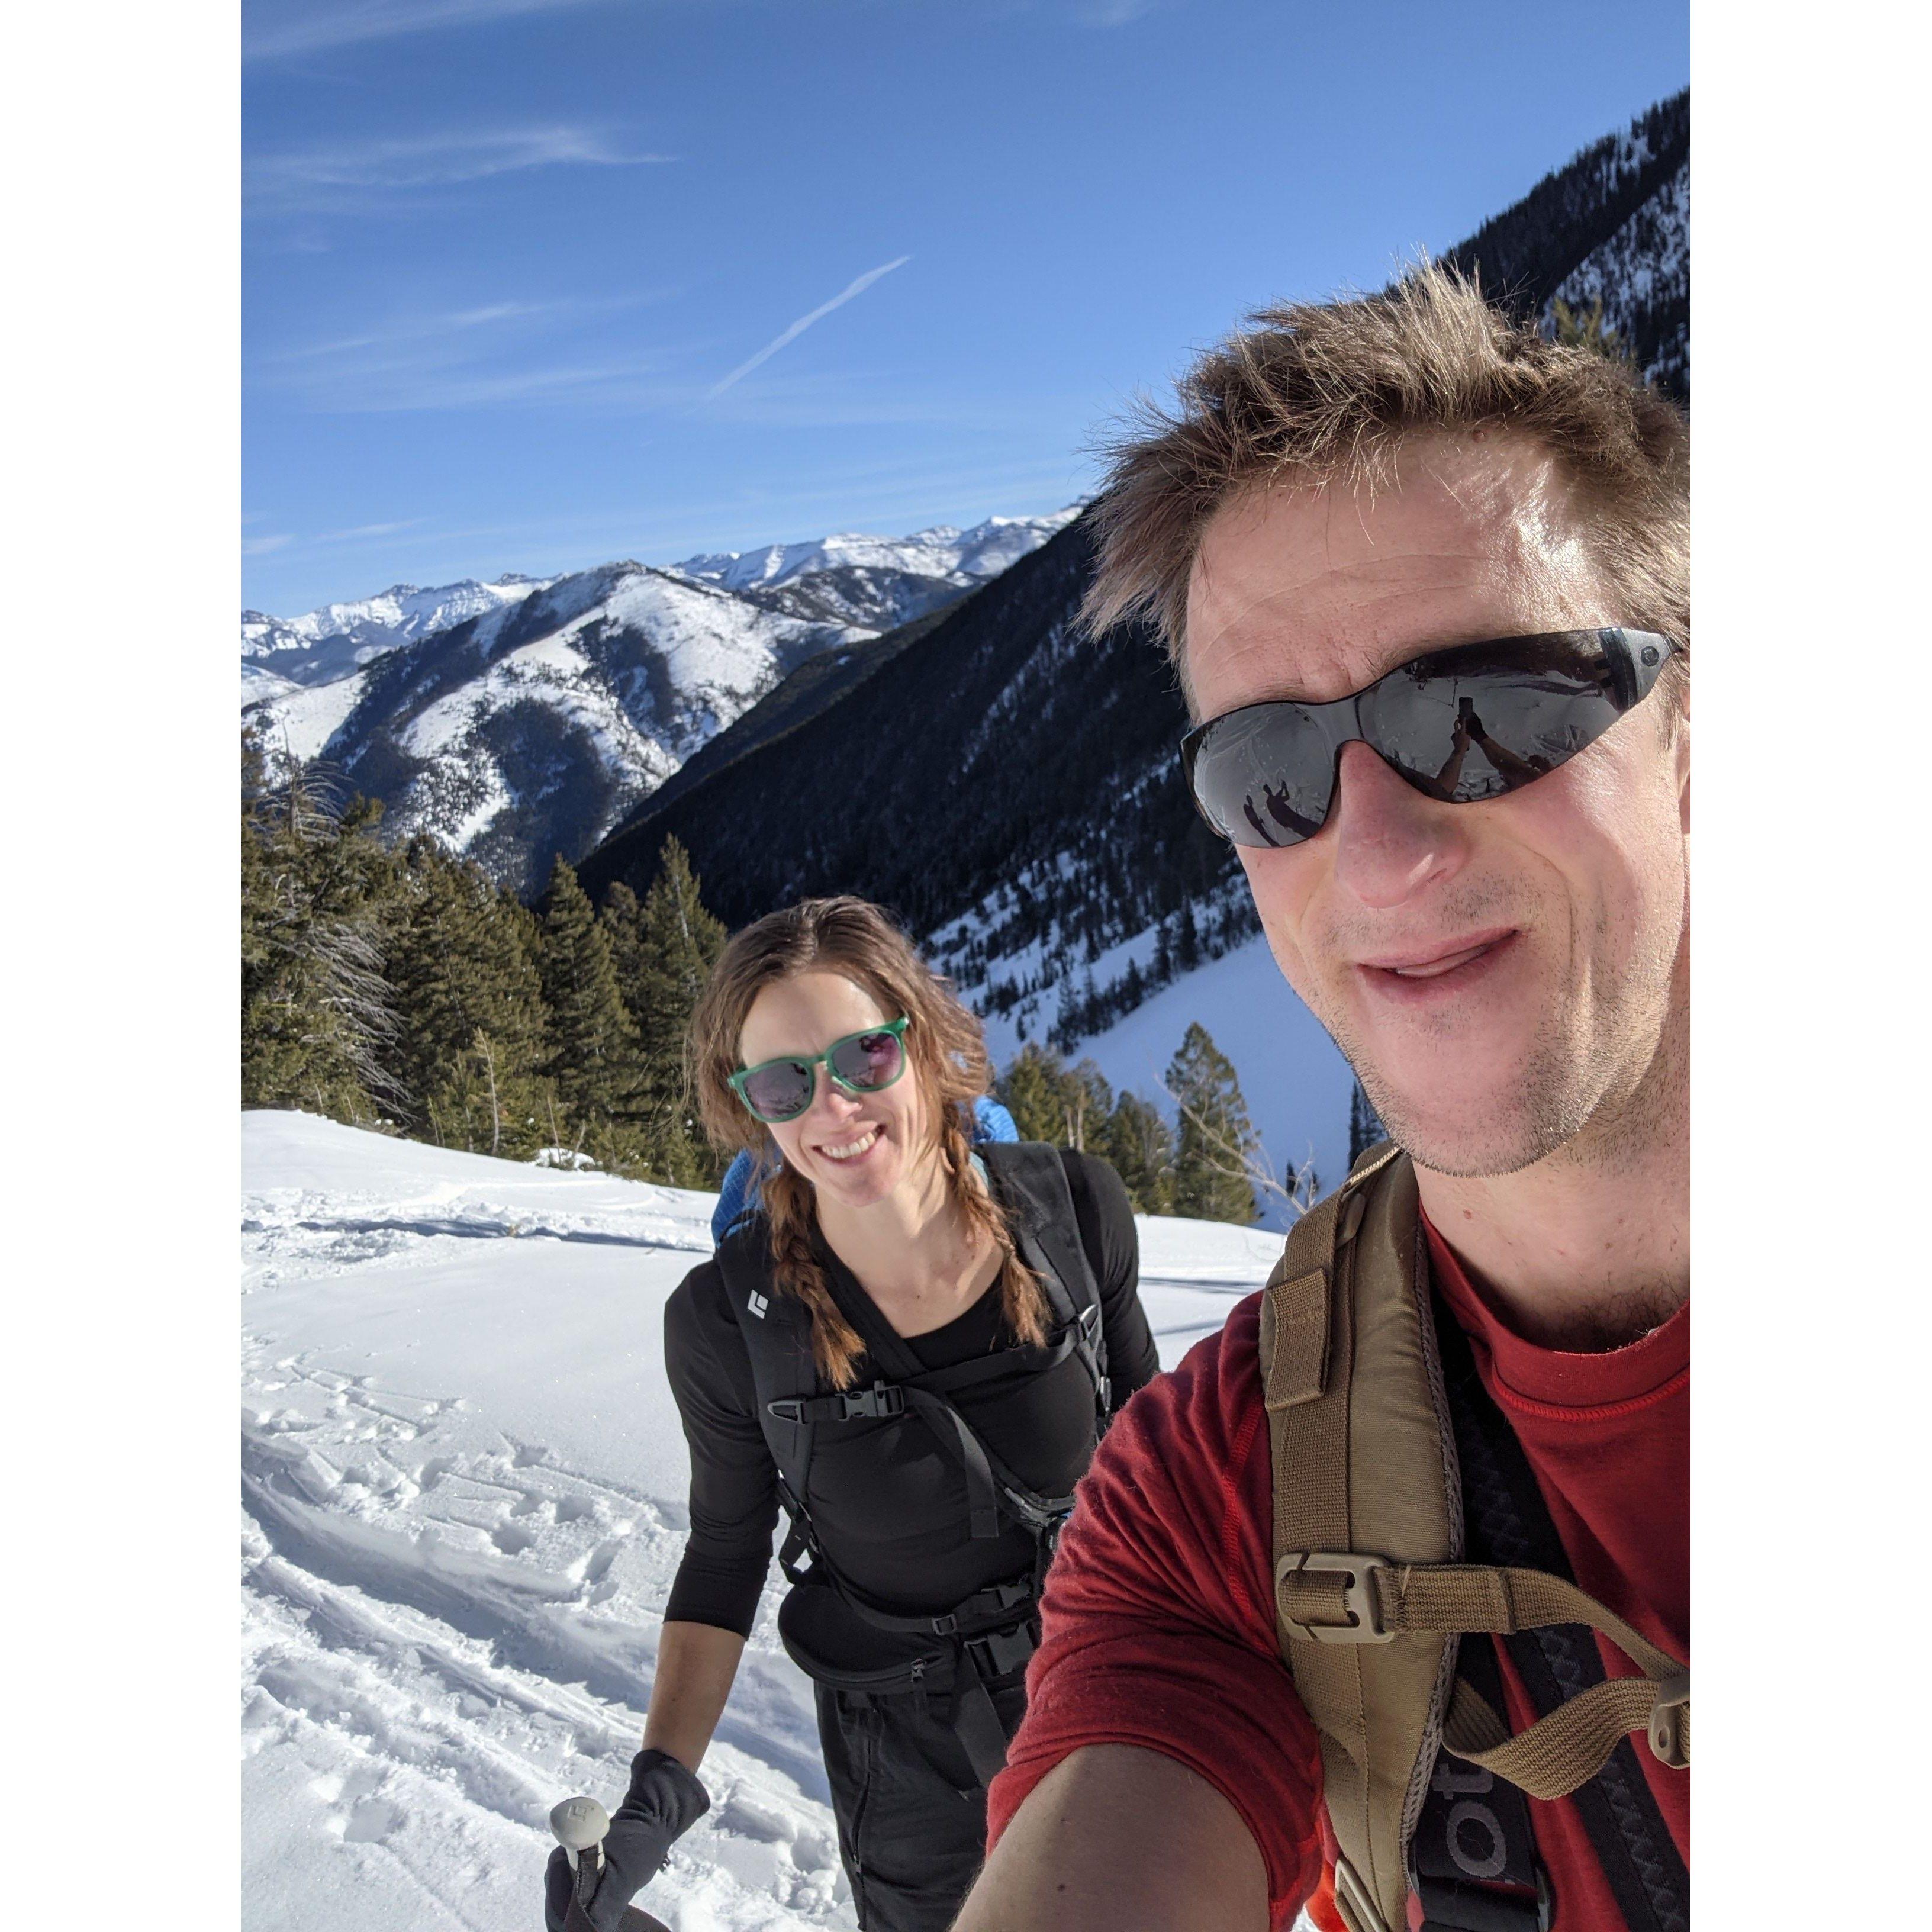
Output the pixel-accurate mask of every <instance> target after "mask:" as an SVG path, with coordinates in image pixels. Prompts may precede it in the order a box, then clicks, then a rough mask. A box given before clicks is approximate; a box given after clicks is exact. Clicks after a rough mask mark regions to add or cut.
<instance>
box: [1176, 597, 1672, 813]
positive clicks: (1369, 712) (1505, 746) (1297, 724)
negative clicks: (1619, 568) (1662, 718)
mask: <svg viewBox="0 0 1932 1932" xmlns="http://www.w3.org/2000/svg"><path fill="white" fill-rule="evenodd" d="M1676 648H1677V647H1676V645H1674V644H1673V643H1672V642H1671V641H1670V639H1669V638H1668V637H1660V636H1659V635H1658V634H1657V633H1656V632H1655V631H1625V630H1605V631H1547V632H1544V633H1543V634H1540V635H1538V636H1535V637H1496V638H1492V639H1490V640H1488V641H1487V642H1486V643H1474V644H1456V645H1452V646H1451V647H1450V648H1449V649H1447V650H1440V651H1431V652H1428V653H1427V655H1424V656H1422V657H1419V658H1411V659H1410V660H1409V662H1408V663H1406V664H1397V666H1396V667H1395V669H1394V670H1392V671H1390V672H1388V673H1387V674H1386V675H1385V676H1382V677H1379V678H1377V679H1376V681H1375V682H1374V683H1373V684H1371V685H1364V688H1362V689H1361V690H1360V691H1355V692H1354V693H1352V694H1351V695H1350V696H1349V697H1338V698H1336V699H1334V700H1332V701H1331V702H1330V703H1325V704H1301V703H1296V702H1295V701H1294V700H1292V699H1286V698H1283V699H1277V700H1274V701H1272V702H1271V703H1265V704H1248V705H1244V706H1242V708H1241V709H1240V710H1238V711H1229V712H1225V713H1224V714H1223V715H1222V716H1220V717H1219V718H1209V719H1208V721H1207V723H1205V724H1197V725H1196V727H1194V729H1193V730H1191V731H1190V732H1189V733H1188V734H1187V736H1186V737H1184V739H1181V763H1182V765H1183V767H1184V769H1185V770H1186V772H1187V782H1188V784H1189V786H1190V788H1191V789H1192V790H1193V793H1194V802H1195V803H1196V805H1198V806H1199V808H1200V810H1201V815H1202V817H1204V818H1205V819H1206V820H1207V821H1208V823H1209V824H1210V825H1211V826H1213V827H1214V829H1215V830H1216V831H1217V832H1219V833H1220V835H1221V836H1222V837H1223V838H1232V840H1233V841H1235V844H1237V845H1296V844H1300V843H1301V841H1302V840H1303V839H1304V838H1313V837H1314V836H1315V835H1316V832H1319V831H1320V830H1321V829H1322V826H1323V824H1324V823H1325V822H1326V820H1327V819H1328V813H1329V810H1330V808H1331V806H1332V805H1333V804H1334V797H1335V776H1336V772H1337V769H1338V768H1339V766H1340V762H1341V756H1342V747H1343V745H1349V744H1364V745H1367V746H1368V748H1370V751H1373V752H1374V753H1375V754H1376V756H1377V757H1379V758H1381V759H1382V761H1383V762H1384V763H1385V764H1387V765H1388V766H1389V767H1390V769H1391V770H1392V771H1394V772H1395V773H1396V774H1397V776H1398V777H1400V778H1405V779H1406V780H1407V781H1408V782H1409V784H1412V785H1413V786H1414V787H1415V789H1416V790H1418V791H1419V792H1421V793H1424V794H1425V795H1426V796H1428V797H1430V798H1433V799H1439V800H1441V801H1442V802H1443V803H1445V804H1448V805H1467V804H1471V803H1473V802H1475V801H1477V800H1478V799H1487V798H1499V797H1501V796H1502V794H1503V793H1505V792H1511V791H1517V790H1520V789H1521V788H1522V787H1523V786H1524V785H1526V784H1532V783H1534V782H1535V780H1537V779H1538V778H1541V777H1543V776H1544V775H1545V774H1546V773H1547V772H1553V771H1554V770H1555V769H1556V767H1557V766H1559V765H1560V764H1562V763H1563V762H1564V760H1565V759H1567V758H1571V757H1574V756H1575V755H1576V754H1577V752H1579V751H1582V750H1583V748H1584V747H1585V746H1586V745H1592V744H1594V743H1595V742H1596V741H1597V739H1599V738H1601V736H1603V735H1604V733H1605V732H1606V731H1607V730H1609V729H1610V727H1611V726H1612V725H1613V724H1615V723H1616V721H1617V720H1618V719H1619V718H1621V717H1622V715H1624V713H1625V712H1626V711H1628V710H1629V709H1631V707H1632V706H1634V705H1637V704H1640V703H1642V702H1643V700H1644V699H1645V698H1646V697H1649V695H1650V693H1651V691H1652V688H1654V687H1655V685H1656V683H1657V679H1658V672H1659V671H1660V670H1662V668H1663V667H1664V659H1665V658H1667V657H1669V656H1670V655H1671V653H1672V652H1673V651H1674V650H1675V649H1676Z"/></svg>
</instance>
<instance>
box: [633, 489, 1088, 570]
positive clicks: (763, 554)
mask: <svg viewBox="0 0 1932 1932" xmlns="http://www.w3.org/2000/svg"><path fill="white" fill-rule="evenodd" d="M1079 514H1080V510H1079V505H1077V504H1076V505H1073V506H1071V507H1070V508H1067V509H1064V510H1057V511H1055V512H1054V513H1053V514H1052V515H1051V516H1046V517H988V518H987V519H986V521H985V522H984V523H975V524H974V526H973V527H972V528H971V529H970V530H962V529H956V527H955V526H953V525H952V524H950V523H935V525H934V526H932V528H931V529H924V530H915V531H913V533H912V534H911V535H910V536H904V537H871V536H862V535H856V534H855V533H853V532H839V533H838V534H836V535H832V536H829V537H821V538H818V539H817V541H815V542H811V543H795V544H767V545H766V547H764V548H763V549H762V550H720V551H718V552H716V553H713V554H712V555H709V556H693V557H687V558H686V559H685V560H684V562H682V563H679V564H673V565H671V566H670V567H671V568H673V570H676V571H679V572H680V573H682V574H683V575H685V576H686V577H705V578H708V579H709V580H710V581H712V582H713V583H721V584H723V585H724V587H725V588H726V589H727V590H750V589H758V588H773V589H775V588H776V586H778V585H779V584H781V583H790V581H791V580H793V578H795V577H803V576H805V575H808V574H811V573H812V572H814V571H822V570H835V569H841V568H848V567H853V566H856V567H857V568H862V569H867V570H899V571H906V572H907V574H910V575H912V576H915V577H938V578H940V579H941V580H944V581H945V582H947V583H956V584H958V585H959V586H962V587H964V586H966V585H968V584H971V583H983V582H985V581H986V579H987V578H988V577H997V576H998V574H1000V572H1001V571H1003V570H1004V569H1005V568H1007V566H1008V565H1010V564H1013V563H1017V562H1019V559H1021V558H1022V557H1023V556H1025V555H1026V554H1027V553H1028V551H1029V550H1037V549H1038V548H1039V547H1040V545H1041V544H1043V543H1044V542H1045V541H1046V540H1047V538H1049V537H1050V536H1052V535H1054V534H1055V532H1056V531H1058V530H1061V529H1064V528H1065V527H1066V526H1067V524H1069V523H1071V522H1073V519H1074V518H1075V517H1077V516H1078V515H1079Z"/></svg>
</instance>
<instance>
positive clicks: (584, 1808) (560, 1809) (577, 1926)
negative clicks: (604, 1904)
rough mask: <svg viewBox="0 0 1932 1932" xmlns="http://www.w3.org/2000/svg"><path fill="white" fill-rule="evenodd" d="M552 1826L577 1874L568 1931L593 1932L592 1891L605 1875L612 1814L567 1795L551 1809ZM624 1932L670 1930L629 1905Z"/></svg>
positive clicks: (660, 1931) (587, 1799) (624, 1919)
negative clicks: (605, 1846)
mask: <svg viewBox="0 0 1932 1932" xmlns="http://www.w3.org/2000/svg"><path fill="white" fill-rule="evenodd" d="M550 1829H551V1830H552V1831H553V1832H555V1833H556V1841H557V1843H559V1844H560V1845H561V1846H562V1847H563V1855H564V1856H565V1858H568V1860H569V1861H570V1868H571V1871H572V1872H573V1873H574V1874H575V1876H574V1877H573V1879H571V1888H570V1916H569V1918H568V1921H566V1924H567V1926H568V1932H592V1928H591V1924H590V1894H592V1892H593V1891H595V1890H596V1889H597V1881H598V1879H600V1878H601V1877H602V1876H604V1834H605V1833H606V1832H608V1831H609V1830H610V1813H609V1812H607V1811H605V1810H604V1808H603V1806H602V1805H600V1804H598V1802H597V1801H596V1799H594V1798H566V1799H564V1801H563V1802H562V1804H560V1805H553V1807H552V1808H551V1809H550ZM623 1932H667V1927H665V1926H664V1924H662V1923H661V1921H658V1920H657V1919H655V1918H652V1916H651V1915H650V1914H649V1912H640V1910H639V1909H637V1906H634V1905H627V1906H625V1908H624V1918H623Z"/></svg>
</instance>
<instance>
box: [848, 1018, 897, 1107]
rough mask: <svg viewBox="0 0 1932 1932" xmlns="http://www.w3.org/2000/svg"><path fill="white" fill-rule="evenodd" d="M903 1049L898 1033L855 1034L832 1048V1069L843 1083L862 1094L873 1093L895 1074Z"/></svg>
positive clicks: (888, 1081)
mask: <svg viewBox="0 0 1932 1932" xmlns="http://www.w3.org/2000/svg"><path fill="white" fill-rule="evenodd" d="M904 1052H905V1049H904V1048H903V1047H902V1046H901V1045H900V1044H899V1037H898V1034H892V1033H862V1034H856V1035H854V1037H853V1038H851V1039H850V1040H841V1041H840V1042H839V1043H838V1046H836V1047H835V1049H833V1051H832V1072H833V1073H835V1074H836V1075H837V1076H838V1079H839V1080H840V1081H841V1082H842V1083H843V1084H844V1085H846V1086H847V1087H851V1088H856V1089H857V1090H858V1091H859V1092H860V1093H862V1094H871V1093H875V1092H876V1091H877V1090H878V1089H879V1088H881V1087H886V1086H889V1085H891V1084H892V1082H893V1081H895V1080H896V1079H898V1076H899V1069H900V1067H901V1066H902V1065H903V1064H904Z"/></svg>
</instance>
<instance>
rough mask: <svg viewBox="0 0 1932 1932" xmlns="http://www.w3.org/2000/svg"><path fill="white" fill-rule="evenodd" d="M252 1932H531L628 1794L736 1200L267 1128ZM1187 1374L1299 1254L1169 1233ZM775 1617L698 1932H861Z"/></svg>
mask: <svg viewBox="0 0 1932 1932" xmlns="http://www.w3.org/2000/svg"><path fill="white" fill-rule="evenodd" d="M242 1139H243V1160H244V1176H243V1185H244V1189H245V1194H244V1200H243V1214H242V1239H243V1254H244V1259H245V1275H244V1288H245V1296H244V1301H243V1328H244V1387H243V1394H242V1468H243V1495H244V1511H243V1517H242V1570H243V1580H244V1592H243V1603H244V1610H245V1618H244V1670H243V1680H242V1727H243V1730H242V1739H243V1752H244V1758H245V1766H244V1772H243V1796H244V1805H245V1811H244V1818H245V1870H244V1921H245V1923H246V1924H248V1925H249V1926H250V1927H260V1928H262V1932H268V1928H270V1927H273V1928H274V1932H443V1928H445V1927H466V1928H471V1932H529V1928H531V1927H533V1926H534V1925H535V1924H537V1923H538V1919H539V1916H540V1912H541V1906H540V1903H539V1896H540V1895H539V1891H538V1887H539V1885H540V1879H541V1871H542V1868H543V1864H544V1858H545V1857H546V1856H547V1852H548V1849H549V1844H550V1839H549V1835H548V1832H547V1829H545V1826H544V1818H545V1814H546V1813H547V1811H548V1809H549V1808H550V1805H552V1804H553V1802H555V1801H556V1799H558V1798H559V1797H561V1796H564V1795H565V1794H567V1793H570V1792H573V1791H578V1790H584V1791H589V1792H592V1793H595V1794H597V1795H598V1796H601V1797H602V1798H603V1799H604V1801H605V1802H607V1803H608V1802H611V1801H613V1799H615V1797H616V1796H617V1795H618V1794H619V1793H621V1791H622V1788H623V1785H624V1782H625V1778H626V1775H627V1773H628V1762H629V1759H630V1757H631V1753H632V1752H633V1751H635V1750H636V1749H637V1743H638V1739H639V1737H640V1734H641V1731H642V1727H643V1712H644V1709H645V1707H646V1705H647V1704H648V1703H649V1697H650V1689H651V1681H652V1670H653V1668H654V1666H655V1659H656V1655H657V1645H658V1632H659V1631H660V1629H661V1626H662V1620H663V1615H664V1604H665V1601H666V1598H667V1592H668V1591H669V1588H670V1580H671V1577H672V1576H673V1574H674V1572H675V1570H676V1564H677V1560H678V1557H679V1553H680V1550H681V1548H682V1533H683V1531H684V1529H685V1486H686V1481H687V1478H688V1464H687V1463H686V1460H685V1445H684V1441H683V1438H682V1434H681V1433H680V1431H679V1427H678V1424H677V1420H676V1410H675V1409H674V1406H673V1404H672V1403H671V1400H670V1395H669V1393H668V1391H667V1388H666V1386H665V1382H664V1365H663V1358H662V1353H661V1348H662V1344H661V1328H662V1322H661V1315H662V1310H663V1306H664V1299H665V1298H666V1296H667V1295H668V1294H669V1293H670V1291H671V1289H673V1288H674V1287H675V1286H676V1284H677V1283H678V1282H679V1280H681V1279H682V1277H683V1275H684V1274H685V1271H687V1270H688V1269H689V1268H691V1267H692V1266H694V1265H695V1264H696V1263H697V1262H698V1261H699V1260H700V1259H702V1258H703V1256H706V1255H708V1254H709V1252H710V1235H709V1214H710V1210H711V1206H712V1196H709V1195H703V1194H691V1193H679V1192H677V1191H676V1190H670V1189H666V1188H657V1187H645V1186H642V1185H640V1184H635V1183H629V1182H622V1181H611V1180H609V1179H607V1178H603V1177H601V1176H598V1175H577V1174H569V1173H565V1172H556V1171H553V1170H549V1169H536V1168H530V1167H521V1166H516V1165H514V1164H513V1163H509V1162H507V1161H493V1160H485V1159H483V1158H481V1157H477V1156H474V1155H469V1154H452V1153H448V1152H445V1151H442V1150H440V1149H437V1148H427V1147H423V1146H420V1145H416V1144H414V1143H412V1142H404V1141H396V1140H390V1139H383V1138H382V1137H380V1136H376V1135H373V1134H365V1133H358V1132H356V1130H354V1129H353V1128H349V1127H340V1126H338V1125H336V1124H335V1123H333V1122H331V1121H321V1120H317V1119H314V1118H311V1117H309V1116H307V1115H297V1114H266V1113H257V1114H248V1115H244V1117H243V1136H242ZM1140 1229H1141V1243H1142V1292H1143V1295H1144V1297H1145V1300H1146V1302H1147V1304H1148V1313H1149V1315H1150V1317H1151V1319H1152V1322H1153V1324H1154V1330H1155V1332H1156V1334H1157V1337H1159V1340H1160V1350H1161V1359H1162V1361H1163V1363H1164V1364H1167V1365H1169V1366H1170V1367H1171V1366H1172V1364H1174V1363H1175V1361H1178V1359H1179V1358H1180V1355H1181V1354H1182V1353H1183V1352H1184V1351H1185V1349H1187V1347H1188V1346H1190V1345H1191V1344H1192V1343H1193V1342H1194V1341H1195V1340H1198V1339H1199V1337H1201V1336H1202V1335H1204V1334H1209V1333H1211V1332H1212V1331H1214V1329H1215V1328H1218V1327H1219V1325H1220V1323H1221V1322H1222V1321H1223V1319H1225V1318H1226V1313H1227V1311H1228V1310H1229V1307H1232V1304H1233V1303H1234V1302H1235V1301H1236V1300H1237V1299H1238V1298H1240V1297H1241V1296H1242V1295H1246V1294H1247V1293H1249V1292H1251V1291H1252V1290H1253V1289H1256V1288H1258V1287H1259V1286H1260V1285H1261V1283H1262V1281H1263V1280H1265V1277H1266V1275H1267V1273H1268V1268H1270V1266H1271V1265H1272V1263H1273V1262H1274V1257H1275V1254H1276V1252H1277V1247H1278V1243H1277V1241H1275V1240H1274V1239H1272V1238H1269V1237H1268V1236H1265V1235H1259V1234H1256V1233H1253V1232H1250V1231H1247V1230H1245V1229H1237V1228H1232V1227H1228V1226H1223V1225H1220V1224H1218V1223H1204V1222H1193V1221H1175V1220H1143V1221H1142V1223H1141V1224H1140ZM776 1605H777V1592H775V1591H768V1592H766V1596H765V1598H764V1600H763V1603H762V1604H761V1605H760V1610H759V1614H758V1618H757V1623H756V1625H755V1626H754V1629H753V1631H752V1635H751V1643H750V1644H749V1646H748V1649H747V1650H746V1652H745V1663H744V1666H743V1668H742V1670H741V1671H740V1673H739V1679H738V1682H737V1685H736V1688H735V1689H734V1690H733V1693H732V1697H731V1701H730V1705H729V1706H728V1707H727V1710H726V1712H725V1715H724V1723H723V1725H722V1726H721V1729H720V1730H719V1733H718V1742H717V1743H716V1744H715V1745H713V1747H712V1751H711V1753H710V1754H709V1757H707V1758H706V1760H705V1764H704V1774H703V1775H704V1779H705V1782H706V1785H707V1786H708V1787H709V1790H710V1793H711V1796H712V1809H711V1811H710V1813H709V1816H707V1817H706V1818H705V1819H704V1820H703V1822H702V1823H700V1824H699V1825H698V1826H697V1827H696V1828H695V1829H694V1830H693V1831H692V1832H691V1834H690V1835H688V1837H687V1838H685V1840H684V1841H682V1843H680V1845H679V1846H678V1848H677V1849H676V1850H675V1851H674V1852H673V1853H672V1855H671V1859H670V1864H669V1865H668V1866H667V1867H666V1869H665V1870H664V1873H662V1874H661V1876H660V1877H659V1878H658V1879H657V1880H656V1881H655V1882H653V1883H652V1885H651V1886H650V1888H649V1890H648V1891H647V1892H646V1894H645V1896H644V1898H643V1901H642V1902H643V1903H644V1904H646V1906H648V1907H649V1909H651V1910H652V1911H653V1912H655V1913H656V1914H657V1915H658V1916H659V1917H660V1918H662V1919H664V1921H665V1922H666V1923H667V1924H668V1925H670V1927H672V1928H673V1932H766V1928H769V1932H781V1928H793V1927H801V1928H802V1927H850V1926H851V1925H852V1924H853V1915H852V1910H851V1906H850V1899H849V1893H848V1889H847V1885H846V1884H845V1882H844V1876H843V1874H842V1873H841V1872H840V1870H839V1869H838V1857H837V1852H836V1844H835V1836H834V1832H833V1827H832V1817H831V1813H830V1811H829V1807H828V1805H827V1804H826V1786H825V1779H824V1772H823V1767H822V1766H821V1764H820V1761H819V1757H818V1751H817V1736H816V1732H815V1730H814V1724H813V1721H812V1717H811V1689H810V1686H809V1685H808V1684H807V1682H805V1679H803V1678H802V1676H800V1675H799V1673H798V1672H797V1671H796V1670H795V1669H794V1668H793V1666H792V1664H790V1661H789V1660H787V1658H786V1657H785V1656H784V1652H783V1651H782V1650H781V1648H780V1647H779V1645H778V1640H777V1637H776V1634H775V1628H774V1624H773V1618H774V1616H775V1610H776Z"/></svg>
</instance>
